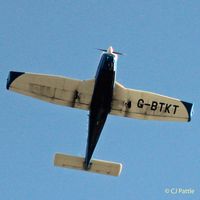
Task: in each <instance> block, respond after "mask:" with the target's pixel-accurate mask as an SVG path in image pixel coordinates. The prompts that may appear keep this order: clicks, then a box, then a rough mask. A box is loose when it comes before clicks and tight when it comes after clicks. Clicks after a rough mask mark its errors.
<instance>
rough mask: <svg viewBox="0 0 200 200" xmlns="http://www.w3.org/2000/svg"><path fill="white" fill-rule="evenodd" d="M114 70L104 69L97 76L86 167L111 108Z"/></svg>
mask: <svg viewBox="0 0 200 200" xmlns="http://www.w3.org/2000/svg"><path fill="white" fill-rule="evenodd" d="M114 78H115V72H114V71H107V70H105V71H103V72H102V74H101V75H99V77H97V79H96V82H95V86H94V92H93V96H92V102H91V107H90V114H89V125H88V140H87V147H86V156H85V162H84V167H85V169H88V168H89V167H90V160H91V157H92V154H93V152H94V150H95V147H96V144H97V142H98V140H99V137H100V134H101V132H102V129H103V127H104V124H105V122H106V119H107V116H108V113H109V112H110V109H111V101H112V96H113V87H114Z"/></svg>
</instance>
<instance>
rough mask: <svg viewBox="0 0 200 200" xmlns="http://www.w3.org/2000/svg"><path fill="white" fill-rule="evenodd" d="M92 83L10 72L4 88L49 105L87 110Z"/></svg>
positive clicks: (89, 81) (60, 77)
mask: <svg viewBox="0 0 200 200" xmlns="http://www.w3.org/2000/svg"><path fill="white" fill-rule="evenodd" d="M94 81H95V80H94V79H93V80H84V81H82V80H75V79H70V78H66V77H62V76H50V75H44V74H32V73H24V72H14V71H11V72H10V73H9V76H8V79H7V86H6V87H7V89H8V90H11V91H14V92H18V93H21V94H23V95H27V96H31V97H34V98H37V99H40V100H43V101H47V102H50V103H54V104H59V105H63V106H69V107H74V108H80V109H84V110H89V107H90V102H91V99H92V93H93V88H94Z"/></svg>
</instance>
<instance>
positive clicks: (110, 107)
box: [6, 47, 193, 176]
mask: <svg viewBox="0 0 200 200" xmlns="http://www.w3.org/2000/svg"><path fill="white" fill-rule="evenodd" d="M99 50H101V51H103V53H102V55H101V59H100V62H99V65H98V69H97V72H96V76H95V78H94V79H91V80H76V79H71V78H67V77H62V76H52V75H44V74H33V73H26V72H16V71H10V73H9V76H8V79H7V86H6V87H7V89H8V90H11V91H14V92H18V93H21V94H23V95H27V96H31V97H34V98H37V99H40V100H43V101H47V102H50V103H54V104H59V105H63V106H69V107H72V108H79V109H83V110H88V111H89V125H88V139H87V147H86V154H85V157H77V156H72V155H64V154H60V153H57V154H56V155H55V158H54V165H55V166H59V167H65V168H72V169H79V170H84V171H88V172H95V173H100V174H106V175H113V176H118V175H119V174H120V173H121V170H122V164H120V163H115V162H110V161H103V160H95V159H93V160H92V159H91V158H92V155H93V153H94V150H95V147H96V145H97V142H98V140H99V137H100V134H101V132H102V129H103V127H104V124H105V122H106V119H107V116H108V114H111V115H118V116H122V117H129V118H137V119H145V120H164V121H181V122H189V121H190V120H191V116H192V107H193V104H191V103H187V102H185V101H181V100H179V99H175V98H171V97H167V96H162V95H159V94H155V93H151V92H146V91H140V90H134V89H129V88H126V87H124V86H123V85H121V84H120V83H118V82H117V81H116V70H117V60H118V55H122V53H119V52H115V51H114V50H113V48H112V47H109V48H108V49H107V50H104V49H99Z"/></svg>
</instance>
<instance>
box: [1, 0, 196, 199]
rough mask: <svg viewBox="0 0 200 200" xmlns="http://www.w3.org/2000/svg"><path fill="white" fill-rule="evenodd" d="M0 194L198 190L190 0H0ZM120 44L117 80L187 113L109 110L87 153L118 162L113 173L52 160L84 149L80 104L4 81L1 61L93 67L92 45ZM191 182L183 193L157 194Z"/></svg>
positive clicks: (106, 195) (140, 195) (8, 65)
mask: <svg viewBox="0 0 200 200" xmlns="http://www.w3.org/2000/svg"><path fill="white" fill-rule="evenodd" d="M0 5H1V6H0V13H1V17H0V24H1V26H0V30H1V31H0V69H1V73H0V95H1V101H0V109H1V114H0V121H1V126H0V158H1V164H0V196H1V198H2V199H5V200H10V199H29V200H32V199H57V200H62V199H74V200H76V199H81V200H86V199H87V200H88V199H96V200H100V199H115V200H121V199H127V200H133V199H137V200H143V199H150V200H155V199H163V200H166V199H198V198H200V188H199V180H200V174H199V168H200V159H199V154H200V147H199V141H200V135H199V133H200V128H199V99H200V92H199V83H200V81H199V75H200V68H199V65H200V56H199V52H200V37H199V35H200V14H199V10H200V3H199V1H195V0H192V1H184V0H173V1H172V0H169V1H156V0H155V1H144V0H140V1H136V0H132V1H131V0H127V1H121V0H119V1H114V0H110V1H105V0H102V1H92V0H90V1H89V0H85V1H80V0H79V1H78V0H77V1H67V0H60V1H53V0H48V1H46V0H43V1H39V0H34V1H33V0H29V1H25V0H19V1H11V0H7V1H0ZM110 45H112V46H113V47H114V48H115V50H117V51H120V52H124V53H126V56H120V58H119V62H118V73H117V80H118V81H119V82H120V83H122V84H123V85H125V86H126V87H129V88H135V89H142V90H148V91H152V92H157V93H160V94H164V95H168V96H172V97H175V98H179V99H182V100H184V101H188V102H193V103H194V104H195V107H194V111H195V115H194V116H193V118H192V121H191V122H190V123H172V122H157V121H142V120H134V119H126V118H120V117H115V116H109V117H108V120H107V123H106V125H105V127H104V130H103V132H102V136H101V138H100V141H99V143H98V146H97V148H96V151H95V154H94V157H95V158H97V159H104V160H111V161H116V162H121V163H123V171H122V173H121V176H120V177H118V178H115V177H109V176H103V175H96V174H90V173H83V172H79V171H73V170H65V169H60V168H55V167H54V166H53V155H54V154H55V153H56V152H62V153H69V154H74V155H84V153H85V146H86V139H87V123H88V117H87V115H88V113H87V112H85V111H81V110H74V109H70V108H66V107H61V106H56V105H52V104H48V103H45V102H42V101H38V100H35V99H32V98H29V97H25V96H21V95H19V94H16V93H12V92H9V91H7V90H6V89H5V85H6V79H7V75H8V72H9V71H10V70H15V71H25V72H34V73H46V74H57V75H64V76H68V77H72V78H77V79H90V78H92V77H94V75H95V72H96V68H97V65H98V62H99V57H100V52H98V51H96V50H95V48H107V47H108V46H110ZM166 188H192V189H194V190H195V193H194V194H193V195H183V194H177V195H173V194H166V193H165V189H166Z"/></svg>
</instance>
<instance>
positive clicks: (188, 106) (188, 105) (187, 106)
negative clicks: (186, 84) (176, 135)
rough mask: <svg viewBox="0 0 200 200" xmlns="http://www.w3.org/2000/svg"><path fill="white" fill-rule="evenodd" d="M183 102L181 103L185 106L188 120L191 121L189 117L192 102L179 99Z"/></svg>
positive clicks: (190, 115)
mask: <svg viewBox="0 0 200 200" xmlns="http://www.w3.org/2000/svg"><path fill="white" fill-rule="evenodd" d="M181 102H182V103H183V105H184V106H185V108H186V110H187V112H188V122H189V121H191V117H192V112H193V104H192V103H188V102H185V101H181Z"/></svg>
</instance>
